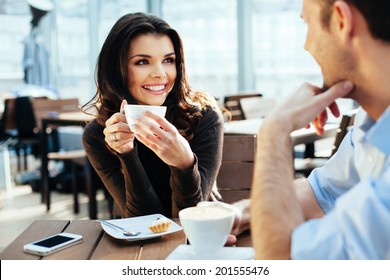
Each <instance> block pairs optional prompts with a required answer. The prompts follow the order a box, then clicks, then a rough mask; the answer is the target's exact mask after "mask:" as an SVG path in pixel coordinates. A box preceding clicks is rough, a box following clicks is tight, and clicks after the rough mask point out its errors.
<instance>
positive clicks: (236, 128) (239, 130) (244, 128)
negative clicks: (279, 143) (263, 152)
mask: <svg viewBox="0 0 390 280" xmlns="http://www.w3.org/2000/svg"><path fill="white" fill-rule="evenodd" d="M263 120H264V119H246V120H239V121H231V122H226V123H225V134H244V135H257V133H258V132H259V129H260V127H261V124H262V122H263ZM339 126H340V124H338V123H329V124H326V125H325V127H324V129H325V132H324V133H323V134H322V135H318V134H317V133H316V131H315V129H314V128H313V127H310V128H308V129H307V128H301V129H298V130H295V131H293V132H292V133H291V138H292V140H293V142H294V145H299V144H309V143H313V142H314V141H317V140H321V139H325V138H329V137H334V136H335V135H336V132H337V129H338V128H339Z"/></svg>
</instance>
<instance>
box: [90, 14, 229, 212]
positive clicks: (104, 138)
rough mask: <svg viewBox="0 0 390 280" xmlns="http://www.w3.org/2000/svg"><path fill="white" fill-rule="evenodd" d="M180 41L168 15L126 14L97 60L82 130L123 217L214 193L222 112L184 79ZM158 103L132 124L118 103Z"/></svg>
mask: <svg viewBox="0 0 390 280" xmlns="http://www.w3.org/2000/svg"><path fill="white" fill-rule="evenodd" d="M184 66H185V65H184V56H183V46H182V42H181V39H180V37H179V35H178V34H177V32H176V31H175V30H173V29H172V28H171V27H170V26H169V25H168V24H167V23H166V22H164V21H163V20H161V19H160V18H157V17H155V16H152V15H146V14H143V13H135V14H128V15H125V16H123V17H122V18H120V19H119V20H118V21H117V23H116V24H115V25H114V26H113V28H112V29H111V31H110V33H109V34H108V36H107V39H106V41H105V43H104V45H103V47H102V50H101V52H100V55H99V58H98V62H97V93H96V95H95V97H94V98H93V99H92V100H91V101H89V102H88V103H87V104H86V105H84V107H83V110H84V111H87V110H88V109H90V108H91V107H93V108H95V109H96V110H97V117H96V119H95V120H93V121H92V122H90V123H89V124H88V125H87V126H86V128H85V130H84V134H83V144H84V147H85V149H86V151H87V155H88V158H89V160H90V161H91V164H92V166H93V168H94V169H95V170H96V172H97V173H98V175H99V176H100V178H101V179H102V181H103V183H104V185H105V187H106V188H107V190H108V191H109V192H110V194H111V195H112V197H113V198H114V201H115V202H116V204H117V205H118V206H119V208H120V210H121V212H122V217H132V216H140V215H147V214H153V213H161V214H163V215H166V216H168V217H177V216H178V212H179V211H180V210H181V209H183V208H186V207H189V206H195V205H196V204H197V203H198V202H200V201H207V200H213V199H214V198H215V197H216V196H215V194H217V192H216V190H215V187H214V185H215V181H216V176H217V173H218V170H219V167H220V163H221V156H222V141H223V118H222V114H221V111H220V109H219V108H218V106H217V103H216V101H215V99H214V98H212V97H210V96H208V95H206V94H204V93H201V92H195V91H193V90H192V89H191V87H190V85H189V84H188V81H187V78H186V73H185V67H184ZM126 103H128V104H142V105H163V106H166V107H167V112H166V115H165V118H163V117H161V116H159V115H157V114H154V113H153V112H146V113H144V115H143V116H142V117H140V118H138V119H137V122H136V124H135V126H134V127H133V126H132V128H133V129H130V128H129V126H128V124H127V123H126V119H125V115H124V114H123V107H124V105H125V104H126Z"/></svg>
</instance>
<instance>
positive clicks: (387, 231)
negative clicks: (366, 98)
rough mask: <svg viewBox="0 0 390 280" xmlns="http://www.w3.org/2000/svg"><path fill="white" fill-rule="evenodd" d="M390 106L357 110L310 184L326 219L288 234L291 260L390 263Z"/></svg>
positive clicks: (311, 176) (308, 222)
mask: <svg viewBox="0 0 390 280" xmlns="http://www.w3.org/2000/svg"><path fill="white" fill-rule="evenodd" d="M389 155H390V107H388V108H387V110H386V111H385V112H384V113H383V114H382V116H381V117H380V118H379V119H378V121H377V122H375V121H374V120H373V119H371V118H370V117H369V116H368V115H367V113H366V112H365V111H363V110H362V109H360V110H359V112H358V113H357V115H356V117H355V125H354V127H353V128H352V129H351V130H350V131H349V133H348V134H347V135H346V137H345V138H344V140H343V142H342V144H341V145H340V147H339V150H338V152H337V153H336V154H335V155H334V156H333V157H332V158H331V159H330V160H329V161H328V162H327V163H326V165H325V166H324V167H322V168H318V169H315V170H313V172H312V173H311V174H310V176H309V178H308V180H309V182H310V184H311V186H312V188H313V191H314V194H315V196H316V198H317V200H318V203H319V205H320V207H321V208H322V210H323V211H324V212H325V213H326V215H325V216H324V217H323V218H321V219H312V220H309V221H307V222H305V223H303V224H301V225H300V226H298V227H297V228H296V229H295V230H294V231H293V233H292V244H291V257H292V258H293V259H390V157H389Z"/></svg>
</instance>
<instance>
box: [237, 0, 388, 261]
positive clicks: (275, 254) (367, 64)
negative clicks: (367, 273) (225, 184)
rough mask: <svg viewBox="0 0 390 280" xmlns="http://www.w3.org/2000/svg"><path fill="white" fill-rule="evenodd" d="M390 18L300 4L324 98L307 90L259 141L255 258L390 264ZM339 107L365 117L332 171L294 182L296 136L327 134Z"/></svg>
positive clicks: (360, 4)
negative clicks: (351, 106) (346, 104)
mask: <svg viewBox="0 0 390 280" xmlns="http://www.w3.org/2000/svg"><path fill="white" fill-rule="evenodd" d="M388 11H390V1H380V0H348V1H335V0H303V8H302V18H303V20H304V21H305V22H306V23H307V25H308V31H307V38H306V44H305V49H306V50H308V51H309V52H310V53H311V54H312V56H313V57H314V58H315V59H316V60H317V62H318V63H319V65H320V66H321V69H322V73H323V77H324V89H320V88H317V87H315V86H312V85H309V84H305V85H303V86H302V87H301V88H300V89H299V90H298V91H297V92H296V93H295V94H293V95H292V96H291V97H290V98H288V99H287V100H286V101H285V102H284V103H283V104H280V105H279V106H278V107H277V108H276V109H275V110H273V112H272V113H271V114H270V115H269V116H268V117H267V118H266V120H265V121H264V123H263V125H262V127H261V129H260V131H259V134H258V150H257V155H256V164H255V170H254V174H255V175H254V179H253V186H252V193H251V206H250V208H251V209H250V222H251V234H252V238H253V245H254V248H255V252H256V258H258V259H290V258H293V259H390V157H389V155H390V135H389V127H390V108H389V104H390V79H389V75H390V18H389V16H388ZM339 97H348V98H352V99H354V100H356V101H357V102H358V103H359V104H360V105H361V107H362V109H364V110H361V112H359V113H358V114H357V116H356V118H355V126H354V128H353V129H352V130H351V131H350V132H349V134H348V135H347V136H346V137H345V139H344V140H343V143H342V144H341V146H340V148H339V150H338V152H337V153H336V154H335V155H334V156H333V157H332V158H331V159H330V160H329V161H328V162H327V164H326V165H325V166H324V167H323V168H320V169H316V170H314V171H313V172H312V173H311V175H310V176H309V178H308V179H307V180H306V179H300V180H295V181H294V172H293V159H292V157H291V150H292V148H293V146H292V141H291V138H290V133H291V132H292V131H294V130H296V129H299V128H301V127H305V126H307V124H308V123H309V122H310V121H312V120H314V121H312V122H313V124H314V126H315V127H316V128H317V131H318V133H322V132H323V126H324V124H325V122H326V120H327V112H326V108H327V107H328V108H329V109H330V111H331V112H332V113H333V114H334V115H336V116H338V115H339V111H338V108H337V105H336V104H335V100H336V99H337V98H339ZM248 205H249V203H248V201H244V202H240V204H239V206H240V207H241V208H243V209H245V208H246V207H248ZM244 213H246V212H245V211H244ZM248 220H249V219H248V218H243V219H242V222H243V223H244V224H245V222H247V221H248ZM237 228H238V226H237V227H236V228H235V231H236V230H237Z"/></svg>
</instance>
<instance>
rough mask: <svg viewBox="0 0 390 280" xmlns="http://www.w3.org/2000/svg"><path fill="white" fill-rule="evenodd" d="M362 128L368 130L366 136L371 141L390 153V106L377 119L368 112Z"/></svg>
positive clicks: (386, 152)
mask: <svg viewBox="0 0 390 280" xmlns="http://www.w3.org/2000/svg"><path fill="white" fill-rule="evenodd" d="M360 128H361V129H362V130H363V131H365V132H366V135H365V138H366V140H367V141H368V142H369V143H371V144H372V145H374V146H375V147H377V148H378V149H379V150H380V151H382V152H383V153H384V154H386V155H390V134H389V128H390V106H389V107H388V108H387V109H386V111H385V112H384V113H383V114H382V116H381V117H380V118H379V119H378V120H377V121H375V120H373V119H372V118H371V117H370V116H369V115H368V114H367V115H366V117H365V119H364V121H363V124H362V125H361V126H360Z"/></svg>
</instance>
